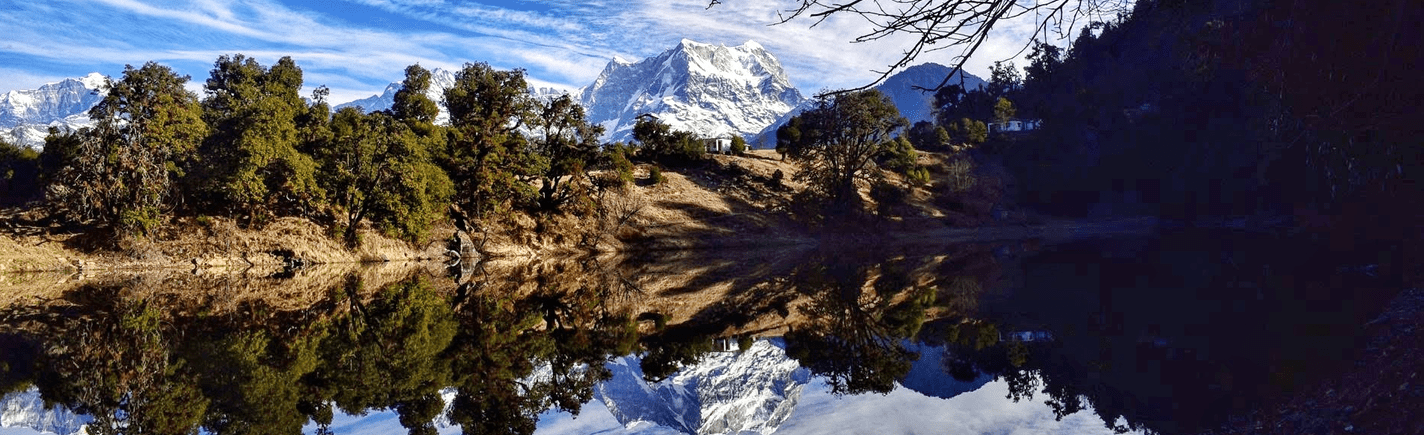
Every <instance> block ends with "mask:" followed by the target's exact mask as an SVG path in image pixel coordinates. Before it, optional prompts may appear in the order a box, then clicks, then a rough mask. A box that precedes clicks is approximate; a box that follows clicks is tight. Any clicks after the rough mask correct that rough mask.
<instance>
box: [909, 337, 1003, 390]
mask: <svg viewBox="0 0 1424 435" xmlns="http://www.w3.org/2000/svg"><path fill="white" fill-rule="evenodd" d="M906 347H908V348H909V349H910V350H913V351H915V352H919V353H920V359H918V360H915V363H914V365H911V366H910V372H909V373H906V374H905V377H904V378H903V379H901V380H900V386H901V387H904V388H908V389H910V390H913V391H916V392H919V393H920V394H924V395H926V396H930V397H938V398H941V399H948V398H951V397H954V396H958V395H960V394H964V393H968V392H970V391H974V390H978V389H979V388H980V387H983V386H984V384H988V383H989V381H992V380H994V376H992V375H988V374H984V373H976V374H978V376H977V377H975V378H974V379H973V380H969V381H961V380H958V379H955V378H954V377H952V376H949V375H947V374H945V361H944V356H945V355H944V352H945V350H944V348H943V347H938V346H926V345H907V346H906Z"/></svg>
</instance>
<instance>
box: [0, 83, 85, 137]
mask: <svg viewBox="0 0 1424 435" xmlns="http://www.w3.org/2000/svg"><path fill="white" fill-rule="evenodd" d="M107 94H108V83H107V81H106V80H105V78H104V75H102V74H99V73H89V75H86V76H84V77H80V78H72V79H65V80H63V81H60V82H59V83H50V84H46V85H44V86H40V88H39V89H30V90H14V91H9V92H6V93H4V94H0V138H3V139H5V140H7V141H10V142H13V143H16V144H19V145H23V146H28V147H32V148H36V149H39V148H43V147H44V138H45V136H46V135H48V134H49V127H51V126H53V127H60V128H70V129H78V128H80V127H87V126H90V125H93V121H91V120H90V119H89V109H90V108H93V107H94V105H95V104H98V103H99V101H101V100H103V99H104V96H105V95H107Z"/></svg>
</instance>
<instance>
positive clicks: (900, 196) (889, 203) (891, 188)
mask: <svg viewBox="0 0 1424 435" xmlns="http://www.w3.org/2000/svg"><path fill="white" fill-rule="evenodd" d="M870 198H871V199H874V200H875V213H876V214H878V215H880V216H893V215H898V214H900V211H901V210H902V209H904V208H905V206H906V205H907V204H908V202H907V201H906V200H907V199H908V198H909V193H908V192H906V191H905V189H902V188H900V186H896V185H894V184H891V183H888V182H885V181H881V182H878V183H875V184H874V185H871V186H870Z"/></svg>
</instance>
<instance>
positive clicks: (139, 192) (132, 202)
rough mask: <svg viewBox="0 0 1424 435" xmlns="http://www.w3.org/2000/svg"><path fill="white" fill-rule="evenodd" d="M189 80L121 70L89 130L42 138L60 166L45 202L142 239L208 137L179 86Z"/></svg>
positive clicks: (152, 66) (172, 201)
mask: <svg viewBox="0 0 1424 435" xmlns="http://www.w3.org/2000/svg"><path fill="white" fill-rule="evenodd" d="M187 81H188V78H187V77H184V76H179V75H177V74H176V73H174V72H173V71H172V70H171V69H169V68H168V67H166V66H162V65H159V64H157V63H153V62H149V63H147V64H144V66H143V67H140V68H134V67H132V66H127V67H125V68H124V77H123V79H121V80H119V81H118V82H113V83H112V85H111V88H110V91H109V94H108V95H107V96H106V97H105V98H104V99H103V100H102V101H100V102H99V104H98V105H96V106H94V108H93V109H91V110H90V111H89V116H90V117H91V118H93V119H94V120H95V125H94V127H92V128H85V129H82V130H80V131H79V132H77V133H75V134H74V135H72V136H69V137H68V138H67V139H66V138H63V137H53V140H52V141H51V140H47V142H54V145H57V147H56V148H57V149H56V157H57V159H59V161H58V162H56V163H57V164H58V165H60V166H61V168H60V169H59V170H58V171H57V172H56V173H55V175H54V179H53V180H51V184H52V185H53V186H54V187H55V188H54V189H51V194H50V200H51V201H55V202H57V203H59V204H62V205H63V206H64V207H65V208H66V209H67V210H68V211H69V212H70V213H71V214H72V215H73V216H74V217H77V218H81V219H86V218H87V219H95V220H97V221H98V222H99V223H101V224H105V225H110V226H112V228H113V229H114V230H115V231H116V232H117V233H119V234H145V233H147V232H148V231H149V230H151V229H152V228H153V227H154V226H155V225H157V224H158V223H159V221H160V219H161V217H162V214H163V213H165V212H167V211H170V210H172V209H174V208H175V207H176V205H177V202H178V201H177V195H176V193H178V192H177V187H176V183H175V181H176V180H177V179H178V178H179V177H182V176H183V169H184V168H186V167H189V166H190V165H191V162H193V161H194V160H195V157H194V150H196V149H197V147H198V144H199V143H200V142H201V141H202V139H203V137H204V136H205V135H206V133H207V126H206V125H204V123H203V121H202V118H201V111H200V106H199V104H198V100H197V97H196V96H194V95H193V94H192V93H190V92H188V91H187V90H186V89H184V88H183V84H184V83H187ZM52 136H54V135H53V134H52Z"/></svg>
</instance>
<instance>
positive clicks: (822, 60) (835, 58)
mask: <svg viewBox="0 0 1424 435" xmlns="http://www.w3.org/2000/svg"><path fill="white" fill-rule="evenodd" d="M797 3H799V2H796V1H791V0H781V1H774V0H773V1H768V0H725V1H723V4H722V5H718V6H716V7H713V8H711V9H708V8H707V2H706V0H620V1H610V0H584V1H576V0H548V1H526V0H513V1H491V2H479V1H468V0H320V1H319V0H191V1H189V0H181V1H178V0H12V1H6V2H0V35H5V36H4V39H0V92H4V91H8V90H12V89H33V88H35V87H38V86H39V85H41V84H43V83H48V82H55V81H59V80H61V79H64V78H67V77H79V76H83V75H85V74H87V73H90V72H99V73H102V74H106V75H109V76H118V75H119V74H120V73H121V72H122V71H123V66H124V65H125V64H132V65H135V66H138V65H141V64H142V63H144V62H146V61H150V60H152V61H157V62H159V63H162V64H165V65H168V66H170V67H173V68H174V69H175V70H177V71H178V72H180V73H182V74H187V75H190V76H192V77H193V83H191V84H190V88H191V89H193V90H194V91H200V90H201V83H202V81H203V80H205V79H206V78H207V76H208V71H209V70H210V69H211V68H212V63H213V61H214V60H216V59H217V57H218V56H219V55H222V54H232V53H243V54H246V55H249V56H253V57H256V58H257V59H258V60H259V61H260V62H262V63H263V64H264V65H270V64H272V63H274V62H275V61H276V60H277V59H279V58H280V57H282V56H291V57H292V58H293V59H295V60H296V61H297V63H298V65H300V66H301V67H302V68H303V70H304V72H305V79H306V80H305V81H306V84H307V88H308V90H310V89H311V88H313V87H315V86H319V85H326V86H328V87H330V88H331V89H332V96H331V100H332V101H333V102H337V103H339V102H345V101H350V100H354V99H358V98H363V97H366V96H369V95H372V94H376V93H379V92H380V91H381V90H382V89H383V88H384V87H385V86H386V84H388V83H390V82H392V81H397V80H399V79H400V78H401V72H402V70H404V68H405V67H406V66H407V65H410V64H414V63H419V64H421V65H423V66H426V67H427V68H446V69H456V68H458V67H459V66H460V65H462V64H464V63H465V62H487V63H489V64H491V65H493V66H495V67H497V68H502V69H509V68H523V69H525V70H526V71H527V72H528V75H527V76H528V78H529V81H530V83H531V85H533V86H540V87H545V86H547V87H556V88H561V89H573V88H578V87H581V86H585V85H587V84H589V83H590V82H592V81H593V79H594V78H596V77H597V75H598V72H599V71H600V70H602V69H603V67H604V65H606V64H607V63H608V61H609V60H610V59H612V58H613V57H614V56H621V57H623V58H626V59H641V58H644V57H648V56H652V55H656V54H658V53H660V52H662V51H664V50H667V49H668V48H671V47H673V46H674V45H676V44H677V42H678V41H679V40H681V39H682V38H688V39H692V40H696V41H700V42H706V43H713V44H726V45H740V44H742V43H744V42H746V41H747V40H755V41H757V42H758V43H761V44H762V45H763V46H765V47H766V48H767V50H769V51H771V53H772V54H773V55H775V56H777V58H778V59H780V60H781V62H782V63H783V65H784V66H785V67H786V69H787V72H788V75H790V78H791V80H792V82H793V83H794V84H796V85H797V87H799V88H801V90H802V91H803V92H807V93H811V92H815V91H818V90H824V89H837V88H844V87H850V86H858V85H863V84H865V83H868V82H869V81H871V80H874V79H875V78H876V77H877V74H876V73H874V72H873V71H875V70H881V69H883V68H884V67H885V66H886V65H888V64H889V63H891V62H893V61H894V60H895V59H896V58H897V57H898V56H899V53H900V52H901V50H903V49H904V48H905V47H907V46H908V41H907V40H906V39H904V38H889V39H887V40H882V41H876V42H873V43H861V44H853V43H850V42H849V41H850V40H851V39H853V38H854V37H855V36H857V35H860V34H862V33H864V32H865V30H866V27H865V25H864V23H862V22H861V21H858V20H855V19H852V18H853V17H838V18H835V19H832V20H829V21H827V22H824V23H821V24H819V25H817V26H815V27H814V28H813V27H811V24H812V22H811V21H809V20H798V21H792V22H790V23H787V24H782V25H774V26H773V25H771V24H772V23H774V22H776V20H777V19H776V17H777V13H778V11H780V10H783V9H786V8H789V7H792V6H794V5H795V4H797ZM1027 25H1028V23H1026V22H1024V23H1010V24H1009V25H1007V26H1004V27H1003V30H1004V31H1003V32H1002V34H1003V37H1001V38H996V39H993V40H991V41H989V42H988V43H986V44H985V46H984V47H983V48H981V50H980V53H979V54H977V55H976V56H975V57H974V58H973V59H971V61H970V63H969V64H968V67H967V69H968V70H969V72H970V73H973V74H976V75H980V76H987V71H988V65H989V64H991V63H992V62H993V61H994V60H1000V59H1006V58H1010V57H1013V56H1014V54H1015V52H1017V51H1018V50H1019V48H1021V45H1022V43H1023V41H1024V40H1025V39H1026V37H1027V34H1028V30H1029V27H1027ZM952 54H953V53H950V52H948V50H946V51H942V52H936V53H932V54H929V55H925V56H921V58H920V59H919V61H925V62H928V61H934V62H939V63H944V64H948V63H950V61H951V58H952ZM917 63H918V62H917ZM1019 63H1020V64H1022V62H1021V61H1020V62H1019Z"/></svg>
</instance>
